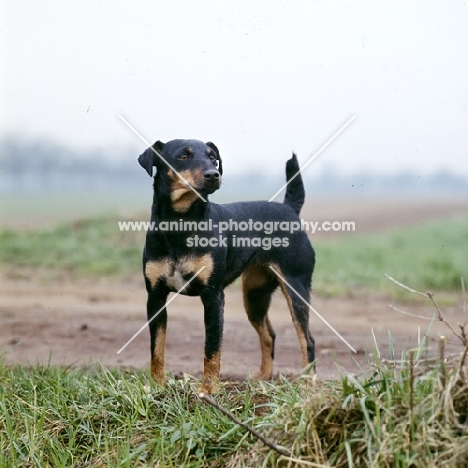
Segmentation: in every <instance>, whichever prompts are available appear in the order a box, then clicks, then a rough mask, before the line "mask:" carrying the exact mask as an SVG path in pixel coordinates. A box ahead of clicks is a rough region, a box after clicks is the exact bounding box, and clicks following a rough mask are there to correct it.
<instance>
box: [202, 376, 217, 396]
mask: <svg viewBox="0 0 468 468" xmlns="http://www.w3.org/2000/svg"><path fill="white" fill-rule="evenodd" d="M217 392H219V382H217V381H215V382H213V381H212V380H211V379H210V380H209V379H203V380H202V381H201V383H200V385H199V386H198V389H197V393H204V394H206V395H212V394H213V393H217Z"/></svg>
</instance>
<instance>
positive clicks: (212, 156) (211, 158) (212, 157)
mask: <svg viewBox="0 0 468 468" xmlns="http://www.w3.org/2000/svg"><path fill="white" fill-rule="evenodd" d="M210 160H211V161H213V162H215V161H216V160H217V159H216V156H214V155H213V154H211V155H210Z"/></svg>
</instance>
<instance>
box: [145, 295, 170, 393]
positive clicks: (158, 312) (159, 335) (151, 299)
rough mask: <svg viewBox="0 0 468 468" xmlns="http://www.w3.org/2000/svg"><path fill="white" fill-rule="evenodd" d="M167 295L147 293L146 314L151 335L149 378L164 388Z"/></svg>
mask: <svg viewBox="0 0 468 468" xmlns="http://www.w3.org/2000/svg"><path fill="white" fill-rule="evenodd" d="M166 299H167V293H162V292H159V291H150V292H149V293H148V302H147V307H146V310H147V314H148V322H149V330H150V335H151V377H152V378H153V380H154V381H156V382H157V383H158V384H159V385H162V386H164V385H165V383H166V379H165V377H164V350H165V347H166V326H167V311H166V307H165V304H166Z"/></svg>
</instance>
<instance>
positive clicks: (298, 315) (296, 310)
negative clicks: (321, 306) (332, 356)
mask: <svg viewBox="0 0 468 468" xmlns="http://www.w3.org/2000/svg"><path fill="white" fill-rule="evenodd" d="M285 278H286V279H287V281H288V283H289V284H290V285H291V286H292V287H293V288H294V290H295V291H293V290H291V288H290V287H289V286H288V285H286V284H285V283H284V282H283V281H280V286H281V291H282V292H283V294H284V296H285V298H286V302H287V303H288V307H289V310H290V312H291V316H292V320H293V324H294V328H295V329H296V333H297V337H298V339H299V344H300V346H301V352H302V363H303V366H304V367H306V366H308V365H309V364H310V363H312V362H314V361H315V340H314V338H313V337H312V335H311V333H310V331H309V307H308V306H307V305H306V304H305V303H304V302H303V301H302V300H301V299H300V297H302V298H303V299H304V300H305V301H306V302H307V303H308V302H309V296H310V290H309V288H308V287H307V286H305V285H304V283H305V281H304V280H303V278H298V277H288V276H286V275H285ZM299 296H300V297H299ZM314 367H315V366H314Z"/></svg>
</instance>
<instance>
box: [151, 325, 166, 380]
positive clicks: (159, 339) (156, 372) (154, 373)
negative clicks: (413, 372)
mask: <svg viewBox="0 0 468 468" xmlns="http://www.w3.org/2000/svg"><path fill="white" fill-rule="evenodd" d="M165 348H166V327H165V326H162V327H159V328H158V331H157V333H156V346H155V347H154V353H153V356H152V357H151V377H152V379H153V380H154V381H155V382H157V383H158V384H159V385H163V386H164V385H165V383H166V378H165V376H164V351H165Z"/></svg>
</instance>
